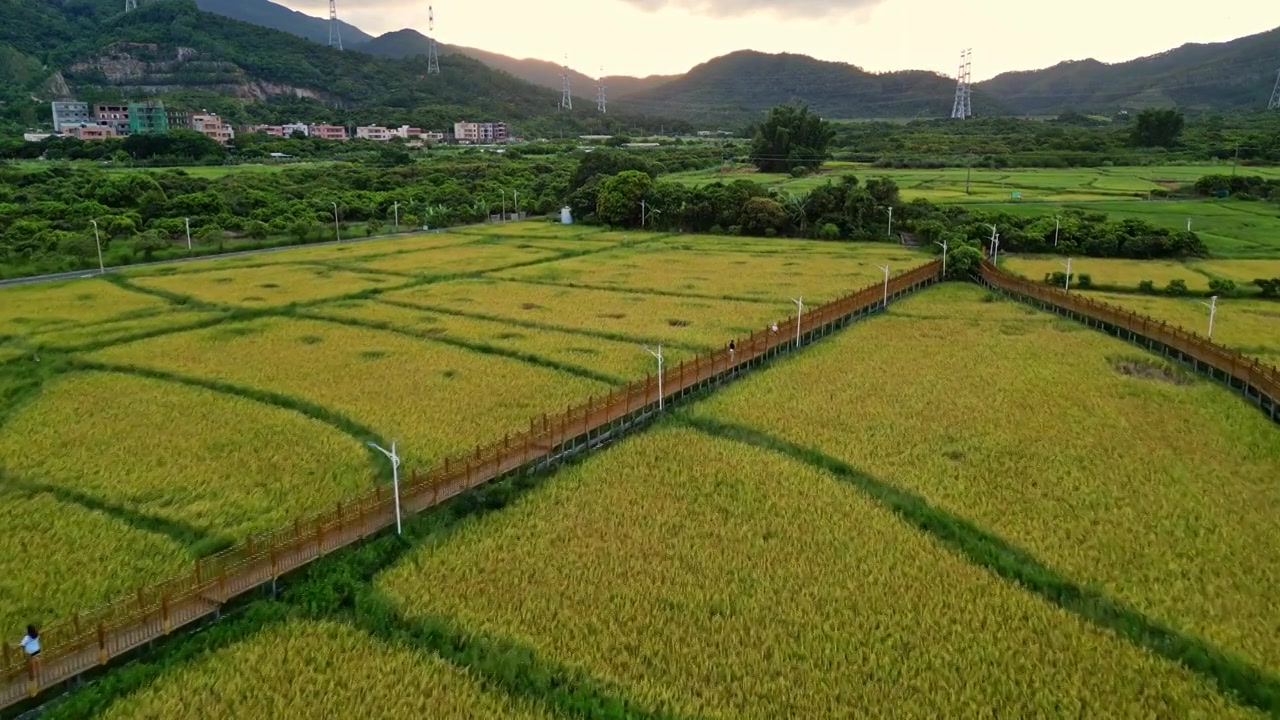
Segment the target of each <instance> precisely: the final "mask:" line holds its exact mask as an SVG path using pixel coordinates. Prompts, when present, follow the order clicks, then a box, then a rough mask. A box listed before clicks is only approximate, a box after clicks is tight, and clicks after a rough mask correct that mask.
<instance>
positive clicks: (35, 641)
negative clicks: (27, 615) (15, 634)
mask: <svg viewBox="0 0 1280 720" xmlns="http://www.w3.org/2000/svg"><path fill="white" fill-rule="evenodd" d="M18 646H19V647H21V648H22V649H23V650H26V651H27V657H30V658H31V659H32V660H33V661H36V662H39V657H40V632H39V631H37V630H36V626H35V625H28V626H27V634H26V635H23V636H22V642H20V643H18Z"/></svg>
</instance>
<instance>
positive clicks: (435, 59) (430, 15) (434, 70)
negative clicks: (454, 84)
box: [427, 5, 440, 75]
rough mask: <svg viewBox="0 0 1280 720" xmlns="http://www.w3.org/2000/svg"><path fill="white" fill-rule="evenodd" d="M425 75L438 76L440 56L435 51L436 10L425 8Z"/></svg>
mask: <svg viewBox="0 0 1280 720" xmlns="http://www.w3.org/2000/svg"><path fill="white" fill-rule="evenodd" d="M427 74H428V75H439V74H440V54H439V51H438V50H437V49H436V9H435V8H434V7H432V6H431V5H428V6H427Z"/></svg>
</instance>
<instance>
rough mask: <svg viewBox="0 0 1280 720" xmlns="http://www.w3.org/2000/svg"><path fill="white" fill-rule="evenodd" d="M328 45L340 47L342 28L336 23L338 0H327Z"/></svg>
mask: <svg viewBox="0 0 1280 720" xmlns="http://www.w3.org/2000/svg"><path fill="white" fill-rule="evenodd" d="M329 47H336V48H338V49H339V50H341V49H342V28H341V27H340V26H339V25H338V0H329Z"/></svg>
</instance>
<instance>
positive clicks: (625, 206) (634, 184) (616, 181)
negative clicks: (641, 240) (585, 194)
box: [596, 170, 653, 227]
mask: <svg viewBox="0 0 1280 720" xmlns="http://www.w3.org/2000/svg"><path fill="white" fill-rule="evenodd" d="M651 187H653V180H652V179H651V178H650V177H649V176H648V175H646V174H645V173H642V172H640V171H638V170H627V171H626V172H621V173H618V174H617V175H614V176H613V177H611V178H608V179H606V180H604V181H603V182H601V183H600V194H599V195H598V196H597V197H596V217H598V218H599V219H600V222H603V223H608V224H609V225H621V226H627V227H634V226H636V225H639V224H640V201H642V200H644V199H645V197H646V196H647V195H648V194H649V189H650V188H651Z"/></svg>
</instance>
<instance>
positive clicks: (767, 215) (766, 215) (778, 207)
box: [740, 197, 787, 235]
mask: <svg viewBox="0 0 1280 720" xmlns="http://www.w3.org/2000/svg"><path fill="white" fill-rule="evenodd" d="M740 218H741V220H740V224H741V227H742V232H743V234H746V235H768V234H770V233H769V231H770V230H772V231H773V232H774V233H777V232H778V231H779V230H781V229H782V228H783V226H785V225H786V224H787V209H786V208H784V207H782V204H781V203H779V202H778V201H777V200H774V199H772V198H765V197H756V198H751V199H750V200H748V201H746V202H745V203H743V205H742V213H741V215H740Z"/></svg>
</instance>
